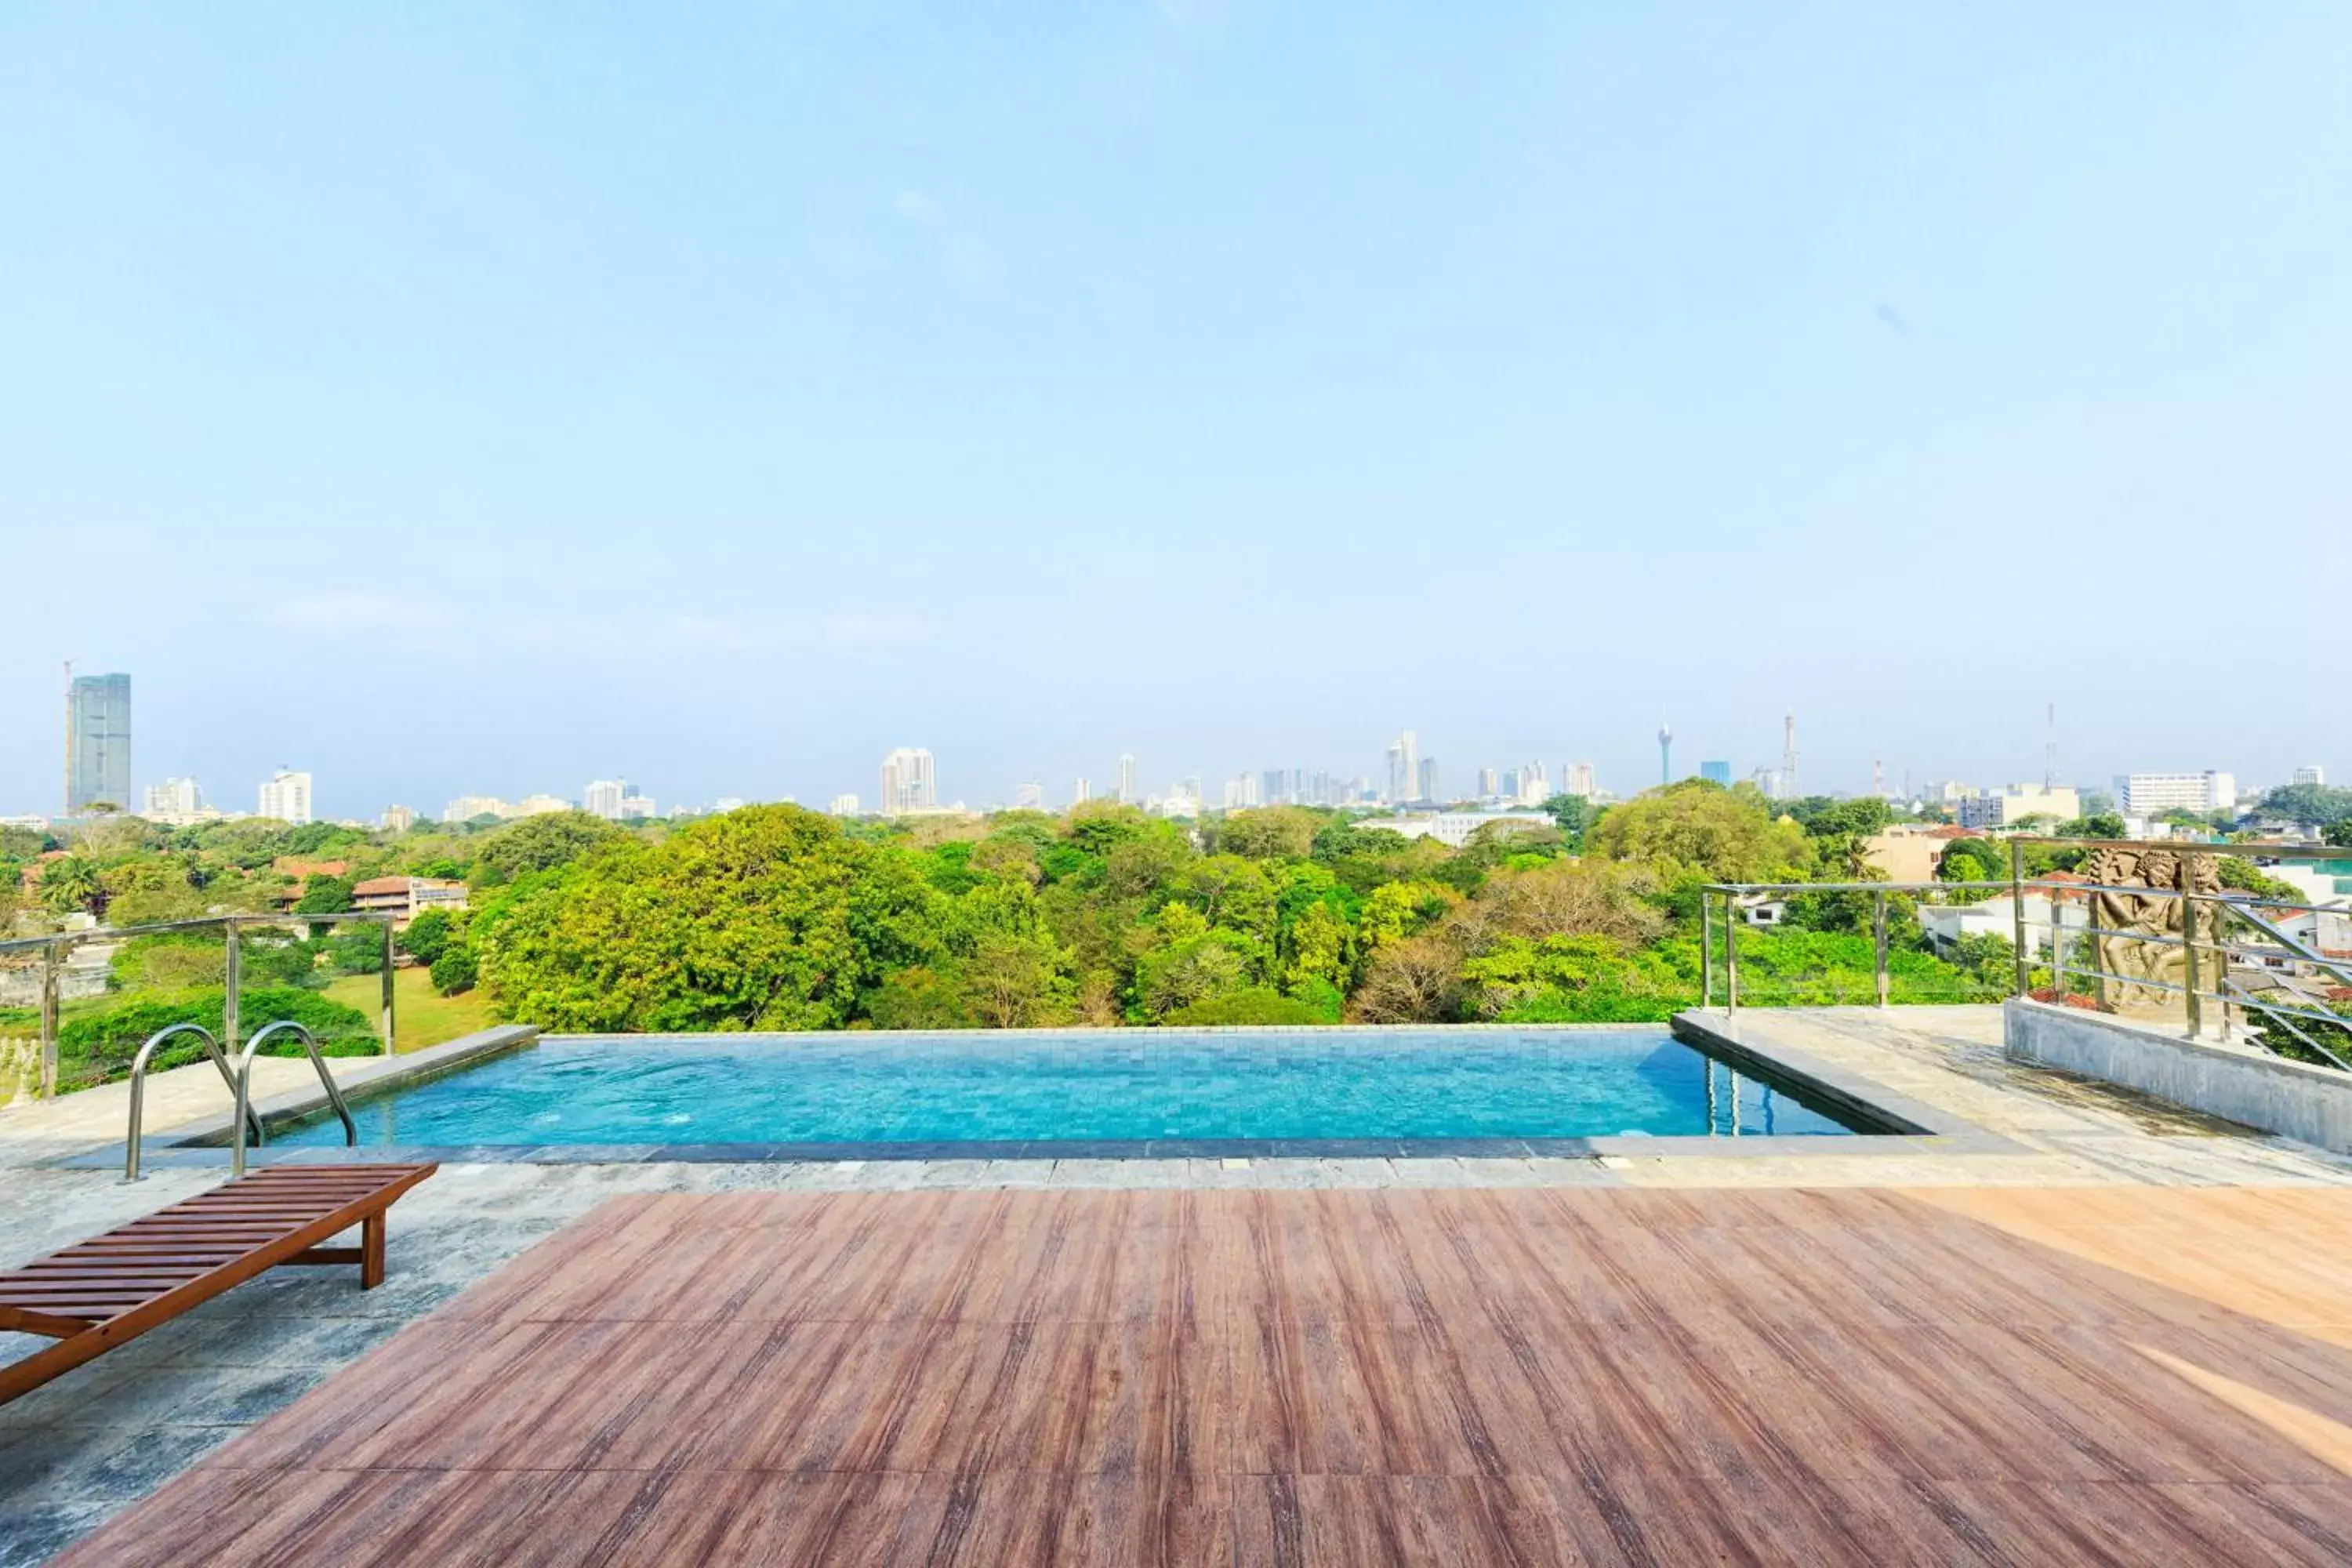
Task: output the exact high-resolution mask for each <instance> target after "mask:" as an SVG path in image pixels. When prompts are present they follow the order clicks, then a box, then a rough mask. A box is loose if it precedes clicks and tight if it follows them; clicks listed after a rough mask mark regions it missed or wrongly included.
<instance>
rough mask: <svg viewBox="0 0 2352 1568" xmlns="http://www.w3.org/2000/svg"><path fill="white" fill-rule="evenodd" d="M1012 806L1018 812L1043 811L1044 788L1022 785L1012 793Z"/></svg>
mask: <svg viewBox="0 0 2352 1568" xmlns="http://www.w3.org/2000/svg"><path fill="white" fill-rule="evenodd" d="M1013 806H1014V808H1015V809H1016V810H1020V811H1043V810H1045V785H1044V784H1034V783H1032V784H1023V785H1022V786H1021V787H1020V788H1018V789H1016V790H1014V791H1013Z"/></svg>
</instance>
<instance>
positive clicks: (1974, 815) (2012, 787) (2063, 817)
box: [1958, 784, 2083, 828]
mask: <svg viewBox="0 0 2352 1568" xmlns="http://www.w3.org/2000/svg"><path fill="white" fill-rule="evenodd" d="M1958 810H1959V823H1960V826H1962V827H1978V828H1989V827H2014V826H2017V825H2018V824H2019V823H2021V822H2022V821H2024V820H2025V819H2026V818H2027V817H2029V816H2049V817H2054V818H2056V819H2057V820H2058V821H2060V822H2072V821H2074V819H2075V818H2076V817H2078V816H2082V815H2083V802H2082V797H2081V796H2080V795H2077V794H2076V793H2075V791H2074V788H2073V786H2072V785H2068V784H2059V785H2057V786H2055V787H2054V788H2045V787H2043V786H2042V785H2041V784H2008V785H2005V786H2004V787H2002V788H2000V789H1998V790H1987V791H1985V792H1984V793H1983V794H1982V795H1969V796H1968V797H1967V798H1965V799H1963V800H1961V801H1960V802H1959V803H1958Z"/></svg>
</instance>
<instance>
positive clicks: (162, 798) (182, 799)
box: [141, 779, 205, 822]
mask: <svg viewBox="0 0 2352 1568" xmlns="http://www.w3.org/2000/svg"><path fill="white" fill-rule="evenodd" d="M204 808H205V792H204V791H203V790H201V789H199V788H197V787H196V781H195V780H194V779H165V780H164V781H163V783H162V784H149V785H148V786H147V809H146V810H145V811H144V812H142V813H141V815H142V816H145V817H146V818H147V820H148V821H150V822H161V821H163V818H164V817H166V816H194V815H195V814H196V813H197V812H200V811H202V810H204Z"/></svg>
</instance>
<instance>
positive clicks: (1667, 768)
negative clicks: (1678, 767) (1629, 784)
mask: <svg viewBox="0 0 2352 1568" xmlns="http://www.w3.org/2000/svg"><path fill="white" fill-rule="evenodd" d="M1658 782H1659V783H1660V784H1672V783H1674V782H1675V727H1674V726H1673V725H1671V724H1668V723H1666V722H1664V721H1660V722H1659V724H1658Z"/></svg>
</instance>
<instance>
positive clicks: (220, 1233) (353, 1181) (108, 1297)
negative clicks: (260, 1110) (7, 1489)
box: [0, 1164, 436, 1405]
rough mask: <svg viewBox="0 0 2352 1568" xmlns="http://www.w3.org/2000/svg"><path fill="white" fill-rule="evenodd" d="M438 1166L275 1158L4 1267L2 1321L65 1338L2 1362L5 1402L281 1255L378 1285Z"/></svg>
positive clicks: (2, 1325)
mask: <svg viewBox="0 0 2352 1568" xmlns="http://www.w3.org/2000/svg"><path fill="white" fill-rule="evenodd" d="M435 1168H436V1167H434V1166H432V1165H430V1164H422V1165H274V1166H271V1167H269V1168H268V1169H267V1170H263V1171H258V1172H256V1173H253V1174H252V1175H249V1176H244V1177H240V1178H238V1179H237V1180H236V1181H233V1182H231V1183H229V1184H227V1185H226V1186H221V1187H215V1188H214V1189H213V1190H212V1191H211V1192H209V1193H205V1194H200V1195H199V1196H196V1197H193V1198H189V1199H187V1200H186V1201H184V1202H182V1203H177V1204H173V1205H172V1206H171V1207H169V1208H166V1209H161V1210H158V1211H157V1212H156V1213H154V1214H152V1215H147V1216H146V1217H145V1218H143V1219H136V1220H133V1221H131V1223H130V1224H129V1225H126V1226H121V1227H120V1228H118V1229H115V1230H110V1231H109V1232H107V1233H106V1234H105V1235H104V1236H99V1237H91V1238H90V1239H89V1240H88V1241H85V1242H80V1243H78V1244H77V1245H75V1246H73V1247H67V1248H66V1249H65V1250H64V1251H62V1252H53V1253H51V1254H50V1255H49V1256H47V1258H37V1259H35V1260H34V1261H33V1262H31V1263H28V1264H26V1266H25V1267H24V1268H15V1269H9V1270H6V1271H5V1272H0V1329H8V1330H14V1331H17V1332H19V1333H28V1334H42V1335H46V1336H47V1337H48V1338H50V1339H54V1340H56V1341H57V1343H56V1344H54V1345H51V1346H50V1347H49V1348H48V1349H47V1350H45V1351H39V1352H36V1353H34V1354H32V1355H29V1356H26V1358H25V1359H23V1360H22V1361H18V1362H14V1363H10V1364H8V1365H6V1366H0V1405H5V1404H6V1403H7V1402H8V1401H9V1400H12V1399H14V1398H16V1396H17V1395H18V1394H23V1393H25V1392H26V1391H27V1390H28V1389H33V1388H37V1387H39V1386H40V1385H41V1384H44V1383H47V1382H48V1381H49V1379H51V1378H53V1377H56V1376H57V1375H58V1374H59V1373H64V1372H68V1371H70V1370H71V1369H72V1368H74V1367H77V1366H79V1365H80V1364H81V1363H84V1362H86V1361H89V1359H90V1358H91V1357H93V1356H97V1355H101V1354H103V1353H104V1352H107V1351H110V1350H111V1349H113V1348H114V1347H115V1346H116V1345H119V1344H121V1343H122V1342H124V1341H126V1340H131V1339H135V1338H137V1337H138V1336H139V1335H141V1334H143V1333H145V1332H146V1331H148V1330H149V1329H152V1328H153V1327H155V1326H156V1325H157V1324H159V1323H163V1322H168V1321H171V1320H172V1319H173V1318H176V1317H178V1316H179V1315H180V1314H181V1313H182V1312H184V1311H186V1310H189V1309H190V1308H192V1307H194V1306H197V1305H199V1304H200V1303H202V1302H205V1301H209V1300H212V1299H213V1298H214V1297H215V1296H217V1295H219V1294H221V1293H222V1292H223V1291H225V1290H227V1289H231V1288H232V1287H234V1286H236V1285H239V1284H242V1283H243V1282H245V1281H246V1280H247V1279H252V1278H253V1277H254V1276H255V1275H257V1274H259V1273H262V1272H264V1271H265V1270H267V1269H270V1268H276V1267H278V1265H279V1264H293V1265H310V1264H353V1263H355V1264H357V1265H359V1270H360V1288H361V1289H374V1288H375V1287H376V1286H377V1285H379V1284H382V1283H383V1257H384V1252H383V1237H384V1214H385V1211H386V1210H388V1209H389V1208H391V1206H392V1205H393V1204H394V1202H395V1201H396V1200H398V1198H399V1197H400V1195H401V1194H404V1193H405V1192H407V1191H408V1189H409V1188H411V1187H413V1186H415V1185H416V1184H417V1183H419V1182H421V1181H423V1180H424V1179H425V1177H427V1176H429V1175H431V1174H432V1173H433V1172H434V1170H435ZM352 1226H359V1228H360V1244H359V1245H358V1246H357V1247H348V1246H346V1247H329V1246H327V1245H325V1244H326V1243H327V1242H328V1241H330V1240H331V1239H332V1238H333V1237H337V1236H340V1235H341V1234H342V1233H343V1232H344V1231H347V1230H349V1229H351V1228H352Z"/></svg>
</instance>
